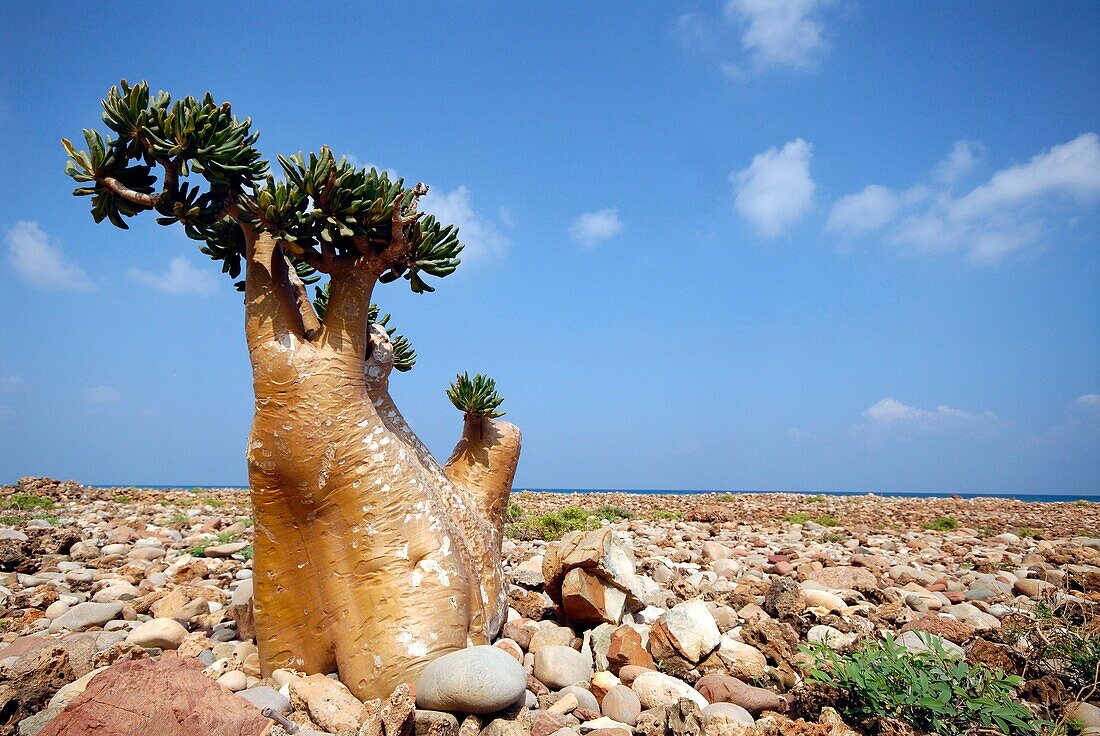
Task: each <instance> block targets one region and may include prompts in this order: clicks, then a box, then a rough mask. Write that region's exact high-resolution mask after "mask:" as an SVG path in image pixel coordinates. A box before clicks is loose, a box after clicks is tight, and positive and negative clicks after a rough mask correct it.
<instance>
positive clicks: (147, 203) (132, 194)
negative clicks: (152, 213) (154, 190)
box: [96, 176, 163, 209]
mask: <svg viewBox="0 0 1100 736" xmlns="http://www.w3.org/2000/svg"><path fill="white" fill-rule="evenodd" d="M96 181H98V182H99V183H100V184H102V185H103V186H105V187H107V188H108V189H110V190H111V191H112V192H114V193H115V194H117V195H118V196H120V197H122V198H123V199H125V200H127V201H129V202H133V203H134V204H137V205H141V206H142V207H148V208H149V209H152V208H154V207H156V206H157V202H159V201H160V197H161V195H160V194H145V193H144V192H136V191H134V190H133V189H131V188H130V187H128V186H126V185H125V184H123V183H122V182H120V181H119V180H118V179H116V178H114V177H113V176H104V177H101V178H98V179H96ZM161 194H163V192H162V193H161Z"/></svg>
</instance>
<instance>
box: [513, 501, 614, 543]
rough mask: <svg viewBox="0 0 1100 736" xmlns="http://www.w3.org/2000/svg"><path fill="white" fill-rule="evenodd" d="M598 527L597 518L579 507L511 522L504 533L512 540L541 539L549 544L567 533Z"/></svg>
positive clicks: (566, 508)
mask: <svg viewBox="0 0 1100 736" xmlns="http://www.w3.org/2000/svg"><path fill="white" fill-rule="evenodd" d="M599 525H600V519H599V517H597V516H594V515H593V514H591V513H589V512H588V511H585V510H584V509H582V508H580V507H579V506H567V507H565V508H564V509H561V510H560V511H550V512H547V513H545V514H537V515H535V516H529V517H527V518H525V519H522V520H521V521H516V522H512V523H511V524H508V525H507V527H506V528H505V533H506V534H507V535H508V536H509V537H511V538H513V539H543V540H546V541H548V542H549V541H552V540H555V539H561V537H562V536H563V535H564V534H567V533H569V532H574V531H583V530H586V529H595V528H597V527H598V526H599Z"/></svg>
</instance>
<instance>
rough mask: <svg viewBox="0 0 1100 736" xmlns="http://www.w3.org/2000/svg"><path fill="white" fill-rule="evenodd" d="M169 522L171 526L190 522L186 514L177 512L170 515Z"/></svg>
mask: <svg viewBox="0 0 1100 736" xmlns="http://www.w3.org/2000/svg"><path fill="white" fill-rule="evenodd" d="M171 521H172V523H173V524H186V523H187V522H189V521H191V517H189V516H188V515H187V514H181V513H179V512H178V511H177V512H176V513H174V514H172V518H171Z"/></svg>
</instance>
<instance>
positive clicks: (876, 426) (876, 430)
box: [856, 398, 1000, 437]
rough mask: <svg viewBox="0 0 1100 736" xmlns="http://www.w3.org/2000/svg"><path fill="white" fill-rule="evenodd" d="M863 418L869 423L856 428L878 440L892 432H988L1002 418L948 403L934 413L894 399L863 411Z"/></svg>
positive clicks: (881, 400) (877, 402)
mask: <svg viewBox="0 0 1100 736" xmlns="http://www.w3.org/2000/svg"><path fill="white" fill-rule="evenodd" d="M863 418H864V420H865V424H864V425H862V426H860V425H857V427H856V429H858V430H863V431H864V432H866V433H867V434H869V435H870V436H876V437H882V436H884V435H886V434H890V433H893V434H896V435H907V434H917V433H926V432H933V431H937V432H958V431H988V430H990V429H995V428H996V427H997V426H998V425H999V424H1000V419H999V418H998V417H997V415H996V414H994V413H993V412H991V411H984V412H981V413H980V414H971V413H969V412H967V411H963V410H962V409H956V408H954V407H951V406H947V405H946V404H941V405H939V406H937V407H936V408H935V409H934V410H930V409H921V408H920V407H916V406H909V405H908V404H904V403H902V402H900V401H898V400H897V399H893V398H885V399H880V400H879V401H876V402H875V403H874V404H872V405H871V406H870V407H868V408H867V409H866V410H865V411H864V412H863Z"/></svg>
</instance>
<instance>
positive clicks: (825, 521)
mask: <svg viewBox="0 0 1100 736" xmlns="http://www.w3.org/2000/svg"><path fill="white" fill-rule="evenodd" d="M814 521H816V522H817V523H818V524H821V526H840V522H839V521H837V520H836V519H835V518H834V517H832V516H830V515H829V514H822V515H821V516H818V517H817V518H815V519H814Z"/></svg>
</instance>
